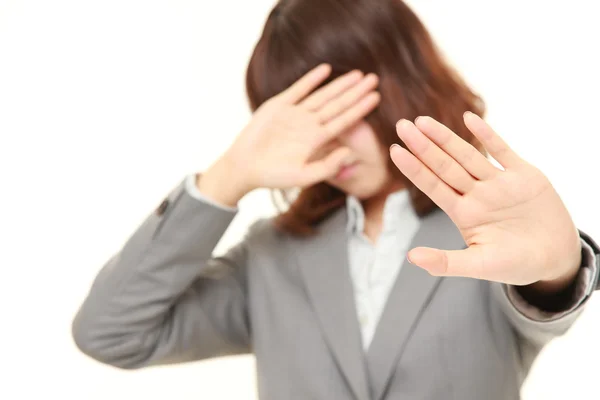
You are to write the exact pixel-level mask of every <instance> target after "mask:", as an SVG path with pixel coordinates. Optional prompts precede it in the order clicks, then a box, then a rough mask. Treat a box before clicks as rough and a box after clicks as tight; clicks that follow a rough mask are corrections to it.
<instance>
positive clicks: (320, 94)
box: [298, 70, 363, 111]
mask: <svg viewBox="0 0 600 400" xmlns="http://www.w3.org/2000/svg"><path fill="white" fill-rule="evenodd" d="M362 78H363V73H362V72H361V71H358V70H355V71H351V72H348V73H347V74H344V75H342V76H340V77H338V78H336V79H335V80H333V82H331V83H329V84H328V85H325V86H323V87H322V88H320V89H317V90H316V91H315V92H314V93H312V94H311V95H310V96H308V97H307V98H305V99H304V100H302V101H301V102H300V103H299V104H298V105H299V106H301V107H304V108H305V109H306V110H309V111H316V110H318V109H320V108H321V107H323V106H324V105H325V104H327V102H328V101H330V100H332V99H334V98H336V97H337V96H339V95H340V94H341V93H344V92H345V91H346V90H348V89H349V88H351V87H352V86H354V85H356V84H357V83H358V82H360V81H361V80H362Z"/></svg>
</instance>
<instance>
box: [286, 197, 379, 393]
mask: <svg viewBox="0 0 600 400" xmlns="http://www.w3.org/2000/svg"><path fill="white" fill-rule="evenodd" d="M346 221H347V218H346V212H345V208H342V209H340V210H338V211H337V212H336V213H335V214H334V215H333V216H332V217H330V218H329V219H328V220H327V221H325V222H323V223H322V224H321V226H320V233H319V234H318V236H316V237H312V238H308V239H305V240H303V241H301V245H300V249H299V250H300V251H299V252H297V254H298V256H299V263H300V271H301V274H302V276H303V278H304V281H305V284H306V288H307V292H308V296H309V298H310V301H311V303H312V306H313V309H314V311H315V313H316V315H317V317H318V320H319V323H320V325H321V328H322V331H323V334H324V336H325V339H326V341H327V344H328V345H329V348H330V349H331V352H332V354H333V356H334V358H335V360H336V362H337V364H338V367H339V368H340V370H341V371H342V373H343V375H344V377H345V378H346V380H347V383H348V385H349V386H350V387H351V388H352V391H353V392H354V395H355V396H356V398H357V399H359V400H367V399H369V387H368V383H367V372H366V364H365V363H366V361H365V355H364V351H363V347H362V341H361V335H360V328H359V325H358V320H357V317H356V308H355V305H354V292H353V286H352V281H351V277H350V271H349V267H348V238H347V235H346V232H345V226H346Z"/></svg>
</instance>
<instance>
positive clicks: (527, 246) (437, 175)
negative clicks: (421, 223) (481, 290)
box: [390, 113, 581, 285]
mask: <svg viewBox="0 0 600 400" xmlns="http://www.w3.org/2000/svg"><path fill="white" fill-rule="evenodd" d="M464 120H465V124H466V126H467V127H468V128H469V130H470V131H471V132H472V133H473V134H474V135H475V136H476V137H477V139H478V140H479V141H480V142H481V143H482V144H483V146H484V147H485V149H486V150H487V151H488V152H489V154H490V155H491V156H492V157H493V158H494V159H495V160H496V161H497V162H498V163H499V164H500V165H501V166H502V169H499V168H496V167H495V166H494V165H493V164H492V163H491V162H490V160H488V159H487V158H486V157H485V156H484V155H483V154H481V153H480V152H479V151H477V150H476V149H475V148H474V147H473V146H471V145H470V144H468V143H467V142H465V141H464V140H463V139H461V138H460V137H459V136H458V135H456V134H455V133H454V132H452V131H451V130H450V129H449V128H447V127H446V126H444V125H443V124H441V123H439V122H437V121H435V120H434V119H432V118H430V117H420V118H418V119H417V120H416V121H415V123H414V124H413V123H411V122H410V121H406V120H402V121H400V122H399V123H398V125H397V131H398V136H399V137H400V139H402V141H403V142H404V143H405V144H406V146H407V147H408V149H409V150H410V152H409V151H407V150H406V149H404V148H402V147H400V146H392V148H391V150H390V155H391V157H392V160H393V161H394V163H395V165H396V166H397V167H398V168H399V169H400V171H401V172H402V173H403V174H404V175H405V176H406V177H407V178H409V179H410V180H411V181H412V182H413V183H414V184H415V185H416V186H417V187H418V188H419V189H420V190H421V191H423V192H424V193H425V194H426V195H427V196H429V197H430V198H431V199H432V200H433V201H434V202H435V203H436V204H437V205H438V206H439V207H440V208H441V209H442V210H443V211H444V212H446V214H448V216H449V217H450V218H451V219H452V221H453V222H454V223H455V224H456V226H457V228H458V229H459V230H460V232H461V234H462V236H463V238H464V240H465V242H466V244H467V246H468V247H467V248H466V249H464V250H452V251H442V250H439V249H430V248H416V249H413V250H411V251H410V253H409V256H408V257H409V259H410V260H411V262H413V263H414V264H417V265H419V266H420V267H423V268H425V269H426V270H428V271H429V272H430V273H432V274H434V275H450V276H466V277H473V278H478V279H486V280H491V281H498V282H503V283H509V284H517V285H525V284H530V283H534V282H537V281H552V280H555V279H559V278H561V277H563V276H565V275H567V274H569V273H570V272H571V271H573V270H574V269H576V267H577V265H578V264H579V261H580V255H581V247H580V246H581V245H580V241H579V235H578V231H577V229H576V227H575V225H574V223H573V221H572V219H571V217H570V215H569V213H568V211H567V209H566V207H565V206H564V204H563V202H562V200H561V199H560V197H559V195H558V193H557V192H556V191H555V190H554V188H553V186H552V184H551V183H550V182H549V181H548V179H547V178H546V177H545V176H544V174H543V173H542V172H541V171H539V170H538V169H537V168H535V167H534V166H532V165H531V164H529V163H527V162H526V161H525V160H523V159H522V158H520V157H519V156H518V155H517V154H516V153H515V152H514V151H513V150H512V149H511V148H510V147H509V146H508V145H507V144H506V143H505V142H504V141H503V140H502V139H501V138H500V136H498V135H497V134H496V133H495V132H494V131H493V130H492V129H491V128H490V127H489V125H487V124H486V123H485V122H484V121H483V120H482V119H481V118H479V117H478V116H476V115H475V114H472V113H466V114H465V117H464Z"/></svg>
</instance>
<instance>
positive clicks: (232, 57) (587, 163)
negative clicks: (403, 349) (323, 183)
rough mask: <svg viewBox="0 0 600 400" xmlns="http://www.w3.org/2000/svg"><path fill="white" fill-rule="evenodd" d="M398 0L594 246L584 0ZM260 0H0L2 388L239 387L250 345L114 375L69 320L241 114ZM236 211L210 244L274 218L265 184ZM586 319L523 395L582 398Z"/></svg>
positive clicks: (595, 84)
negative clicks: (87, 349) (237, 353)
mask: <svg viewBox="0 0 600 400" xmlns="http://www.w3.org/2000/svg"><path fill="white" fill-rule="evenodd" d="M410 3H411V4H412V5H413V6H414V8H415V10H416V11H417V12H418V13H419V14H420V15H421V16H422V18H423V19H424V21H425V23H426V24H427V25H428V26H429V27H430V29H431V31H432V33H433V35H434V37H435V38H436V39H437V40H438V43H439V44H440V46H441V48H442V49H443V50H444V52H445V53H446V54H447V56H448V57H449V58H450V59H451V61H452V62H453V63H454V65H456V67H457V68H458V69H459V70H460V71H461V72H462V73H463V74H464V75H465V76H466V78H467V80H468V81H469V82H470V83H471V84H472V85H473V86H474V88H475V89H476V90H477V91H479V92H480V93H482V95H483V97H484V98H485V100H486V101H487V104H488V107H489V114H488V120H489V121H490V122H491V123H492V125H493V126H494V127H495V128H497V130H498V131H499V132H500V133H501V134H503V136H504V137H505V138H506V140H507V141H508V142H509V143H510V144H511V145H512V146H513V147H514V148H515V149H516V150H517V151H519V152H520V153H521V155H522V156H524V157H525V158H527V159H528V160H530V161H531V162H532V163H534V164H535V165H537V166H538V167H540V168H541V169H542V170H543V171H544V172H545V173H546V174H547V175H548V177H549V178H550V179H551V181H552V182H553V183H554V185H555V187H556V188H557V190H558V191H559V193H560V194H561V195H562V196H563V199H564V201H565V202H566V204H567V206H568V207H569V209H570V210H571V212H572V215H573V218H574V219H575V221H576V223H577V225H578V226H579V228H580V229H583V230H585V231H588V232H589V233H591V234H592V235H594V236H595V237H596V239H600V214H599V213H598V212H597V207H598V205H597V203H598V200H597V197H596V196H597V188H598V182H599V179H598V173H597V171H598V160H597V158H598V153H597V152H598V150H597V148H598V145H599V144H600V139H598V135H599V134H600V130H599V129H598V125H597V122H596V116H597V115H598V112H597V109H598V106H599V105H600V104H599V103H600V102H599V100H598V93H599V92H600V78H599V74H598V71H600V59H599V58H598V57H597V55H598V43H597V40H598V37H600V24H598V22H597V14H596V13H595V12H594V10H595V8H596V4H595V2H593V1H588V0H576V1H575V0H574V1H570V2H568V3H567V2H548V1H541V0H538V1H526V2H525V1H517V0H504V1H481V0H462V1H458V0H454V1H451V2H449V1H446V0H413V1H411V2H410ZM271 5H272V0H253V1H246V0H231V1H210V2H208V1H207V2H205V1H199V0H196V1H189V0H170V1H166V0H162V1H158V0H154V1H149V0H144V1H142V0H138V1H135V0H118V1H117V0H103V1H90V0H88V1H81V0H72V1H67V0H53V1H44V0H38V1H34V0H21V1H17V0H13V1H7V0H0V135H1V141H0V174H1V181H0V182H1V185H2V186H1V189H0V190H1V196H0V203H1V207H0V211H1V212H2V219H1V223H0V239H1V241H0V243H1V244H0V246H1V253H0V254H1V256H0V268H1V270H2V272H3V276H2V279H1V280H0V296H1V298H2V299H1V301H0V304H1V306H0V307H2V308H1V311H2V317H3V318H2V322H1V323H2V328H1V330H0V335H1V341H0V343H1V344H2V353H1V354H2V357H1V359H2V365H3V366H4V370H5V371H7V369H8V371H9V372H4V373H2V378H1V380H2V382H3V383H2V385H1V386H0V398H2V399H21V398H42V397H46V396H48V395H54V394H55V395H58V396H60V398H63V399H98V400H100V399H102V400H104V399H116V400H120V399H147V400H152V399H164V398H170V399H178V400H187V399H201V398H208V399H221V398H223V399H226V398H235V399H255V398H256V394H255V384H254V362H253V360H252V358H251V357H249V356H248V357H235V358H229V359H222V360H216V361H207V362H201V363H195V364H188V365H182V366H177V367H168V368H155V369H150V370H144V371H136V372H124V371H120V370H117V369H113V368H111V367H107V366H103V365H100V364H98V363H96V362H94V361H92V360H90V359H88V358H86V357H85V356H83V355H82V354H80V353H79V352H78V351H77V349H76V348H75V346H74V344H73V342H72V340H71V337H70V323H71V319H72V317H73V314H74V312H75V311H76V309H77V307H78V305H79V303H80V302H81V301H82V300H83V298H84V296H85V294H86V292H87V290H88V288H89V285H90V283H91V281H92V279H93V278H94V276H95V274H96V272H97V271H98V270H99V268H100V267H101V266H102V264H103V262H104V261H105V260H106V259H107V258H108V257H109V255H111V254H112V253H113V252H114V251H117V250H118V249H119V247H120V246H121V245H122V243H123V241H124V240H125V239H126V238H127V237H128V236H129V235H130V234H131V233H132V232H133V230H134V229H135V228H136V227H137V224H139V223H140V222H141V220H142V219H143V218H144V217H145V216H146V215H147V214H148V213H149V212H151V211H152V210H153V209H154V208H155V207H156V206H157V205H158V203H160V201H161V200H162V198H163V197H164V195H165V194H166V193H167V191H168V190H170V189H171V188H172V187H173V186H174V185H176V184H177V183H178V182H179V181H180V179H182V178H183V177H184V175H185V174H188V173H190V172H194V171H197V170H201V169H203V168H205V167H206V166H208V165H209V163H210V162H212V161H213V160H214V159H215V158H216V157H217V156H218V155H219V153H220V152H222V151H223V150H224V149H225V148H226V147H227V145H228V143H230V141H231V140H232V139H233V137H234V136H235V135H236V133H237V132H238V131H239V130H240V129H241V128H242V127H243V125H244V124H245V123H246V121H247V119H248V117H249V112H248V109H247V107H246V100H245V94H244V71H245V66H246V62H247V60H248V57H249V55H250V52H251V50H252V47H253V45H254V43H255V41H256V40H257V38H258V35H259V33H260V29H261V26H262V24H263V22H264V19H265V17H266V14H267V12H268V10H269V9H270V7H271ZM241 209H242V211H241V213H240V214H239V216H238V217H237V219H236V220H235V222H234V224H233V225H232V227H231V229H230V230H229V231H228V232H227V234H226V235H225V237H224V238H223V240H222V242H221V243H220V245H219V248H218V250H217V251H218V252H220V251H223V249H225V248H227V247H228V246H229V245H231V244H232V243H233V242H235V241H236V240H237V239H238V238H239V236H240V235H241V233H242V232H243V231H244V229H245V228H246V226H247V225H248V223H250V222H251V221H252V220H253V219H255V218H256V217H257V216H259V215H266V214H270V213H272V212H273V209H272V207H271V205H270V201H269V197H268V195H267V193H266V192H264V191H263V192H261V191H258V192H255V193H252V194H251V195H249V196H248V197H246V198H245V199H244V200H243V202H242V204H241ZM598 296H600V295H597V297H598ZM599 317H600V306H599V301H598V299H597V298H596V299H592V302H591V303H590V305H589V308H588V310H587V311H586V313H585V314H584V315H583V316H582V317H581V318H580V319H579V320H578V322H577V324H576V325H575V326H574V327H573V329H572V330H571V331H570V332H569V333H568V334H567V335H566V336H565V337H563V338H560V339H557V340H556V341H554V342H552V343H551V344H550V345H549V346H548V347H547V349H546V350H545V351H544V352H543V353H542V355H541V357H540V358H539V360H538V363H537V364H536V365H535V367H534V369H533V370H532V372H531V374H530V378H529V380H528V381H527V383H526V385H525V387H524V389H523V394H524V398H525V399H544V400H546V399H563V398H566V397H569V398H574V399H575V398H583V396H584V395H588V398H589V396H592V397H593V393H594V392H593V391H594V389H595V390H596V391H597V387H598V385H597V379H598V375H597V371H598V368H599V366H598V361H597V360H599V359H600V350H599V348H600V346H599V345H598V337H600V322H599ZM5 391H6V393H5ZM11 391H12V392H11ZM596 394H597V392H596Z"/></svg>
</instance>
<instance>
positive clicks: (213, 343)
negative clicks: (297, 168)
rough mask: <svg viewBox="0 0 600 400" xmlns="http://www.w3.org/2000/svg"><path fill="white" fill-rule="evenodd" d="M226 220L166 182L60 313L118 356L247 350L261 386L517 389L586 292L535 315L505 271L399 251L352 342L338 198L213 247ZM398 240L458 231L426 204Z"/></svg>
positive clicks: (449, 391)
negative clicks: (279, 226)
mask: <svg viewBox="0 0 600 400" xmlns="http://www.w3.org/2000/svg"><path fill="white" fill-rule="evenodd" d="M231 220H232V213H230V212H227V211H225V210H222V209H219V208H218V207H215V206H213V205H210V204H208V203H203V202H200V201H198V200H197V199H194V198H192V197H191V196H190V195H189V194H188V193H187V192H186V191H185V190H184V188H183V184H180V185H178V186H177V187H176V188H175V189H174V190H173V191H172V192H171V193H170V194H169V195H168V197H167V198H166V199H165V200H164V201H163V203H162V204H161V205H160V206H159V207H158V209H157V210H156V211H155V212H153V213H152V214H151V215H149V216H148V218H147V219H146V220H145V222H144V223H143V224H142V225H141V226H140V227H139V228H138V229H137V231H135V233H134V234H133V235H132V236H131V237H130V238H129V240H128V241H127V242H126V244H125V245H124V247H123V248H122V249H121V251H120V252H118V253H117V254H115V255H114V256H113V257H112V258H111V259H110V260H109V261H108V262H107V264H106V265H105V266H104V268H103V269H102V270H101V272H100V273H99V274H98V276H97V278H96V279H95V281H94V284H93V285H92V288H91V290H90V292H89V295H88V296H87V298H86V299H85V301H84V302H83V304H82V306H81V308H80V310H79V311H78V313H77V315H76V317H75V319H74V321H73V337H74V340H75V342H76V344H77V346H78V347H79V348H80V349H81V351H83V352H84V353H86V354H87V355H89V356H90V357H93V358H94V359H96V360H98V361H100V362H103V363H106V364H110V365H113V366H115V367H119V368H127V369H133V368H142V367H148V366H153V365H159V364H163V365H164V364H171V363H181V362H188V361H194V360H202V359H207V358H211V357H218V356H224V355H233V354H242V353H249V352H252V353H254V354H255V356H256V361H257V362H256V365H257V375H258V376H257V379H258V388H259V395H260V398H261V399H266V400H283V399H358V400H367V399H370V400H383V399H459V400H481V399H486V400H500V399H502V400H505V399H518V398H519V390H520V386H521V383H522V382H523V380H524V378H525V376H526V374H527V372H528V370H529V368H530V365H531V363H532V361H533V359H534V358H535V356H536V355H537V354H538V352H539V350H540V349H541V348H542V346H543V345H544V344H546V343H547V342H548V341H549V340H550V339H552V338H553V337H555V336H557V335H560V334H562V333H564V332H565V331H566V330H567V329H568V328H569V326H570V325H571V324H572V323H573V321H574V320H575V319H576V317H577V316H578V315H579V313H580V312H581V310H582V304H583V303H585V302H586V301H587V298H588V297H589V293H587V294H586V295H585V296H583V297H581V299H580V300H579V303H580V304H578V305H576V306H575V307H574V309H573V310H572V311H569V312H567V313H563V314H564V315H555V316H550V317H548V318H546V321H536V320H534V319H531V318H529V317H526V316H525V314H523V313H521V312H519V311H518V309H517V308H515V306H514V305H513V301H511V299H510V298H509V296H508V292H507V290H506V286H504V285H501V284H496V283H490V282H487V281H480V280H474V279H464V278H440V277H433V276H431V275H429V274H428V273H426V272H424V271H423V270H422V269H420V268H418V267H416V266H413V265H411V264H409V263H405V265H403V266H402V269H401V272H400V274H399V276H398V279H397V281H396V283H395V286H394V288H393V290H392V293H391V294H390V298H389V301H388V303H387V305H386V307H385V309H384V311H383V315H382V317H381V320H380V323H379V325H378V327H377V331H376V333H375V336H374V339H373V341H372V343H371V346H370V348H369V350H368V352H367V353H365V352H364V351H363V349H362V345H361V339H360V329H359V325H358V322H357V317H356V313H355V310H354V302H353V299H352V296H353V292H352V285H351V280H350V276H349V271H348V260H347V257H348V256H347V243H346V240H347V238H346V233H345V230H344V228H345V224H346V213H345V212H344V210H340V211H338V212H337V213H335V214H334V215H333V216H332V217H331V218H329V219H328V220H326V221H325V222H324V223H323V224H322V226H321V231H320V234H318V235H317V236H315V237H311V238H308V239H299V238H293V237H290V236H288V235H284V234H281V233H278V232H276V231H275V230H274V229H273V227H272V226H271V224H270V221H269V220H261V221H259V222H257V223H255V224H254V225H253V226H252V227H251V229H250V230H249V231H248V234H247V236H246V238H245V240H243V241H242V242H240V243H239V244H238V245H236V246H235V247H233V248H232V249H231V250H230V251H229V252H228V253H226V255H224V256H222V257H218V258H213V257H212V251H213V249H214V247H215V245H216V244H217V242H218V241H219V240H220V238H221V236H222V234H223V233H224V232H225V230H226V228H227V227H228V225H229V224H230V222H231ZM411 246H413V247H414V246H433V247H438V248H443V249H458V248H462V247H464V246H465V244H464V242H463V240H462V237H461V235H460V234H459V232H458V231H457V229H456V227H455V226H454V224H453V223H452V222H451V221H450V219H449V218H448V217H447V216H446V215H445V214H444V213H442V212H440V211H437V212H434V213H432V214H430V215H429V216H427V217H425V218H424V219H423V221H422V223H421V228H420V230H419V231H418V233H417V234H416V236H415V238H414V240H413V242H412V245H411ZM590 262H591V261H590V258H589V257H588V256H585V257H584V264H585V263H590ZM583 267H584V268H583V269H585V268H586V265H584V266H583ZM590 271H591V270H588V271H587V274H588V276H589V273H590ZM594 271H595V269H594ZM594 273H595V272H594ZM586 279H587V278H586ZM199 379H201V377H199Z"/></svg>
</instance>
